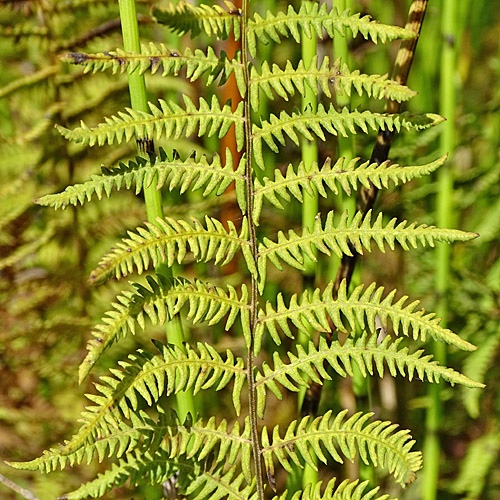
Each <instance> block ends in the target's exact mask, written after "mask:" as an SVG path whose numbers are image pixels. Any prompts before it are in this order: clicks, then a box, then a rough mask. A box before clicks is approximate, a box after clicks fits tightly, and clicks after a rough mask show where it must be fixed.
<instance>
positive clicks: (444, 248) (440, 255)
mask: <svg viewBox="0 0 500 500" xmlns="http://www.w3.org/2000/svg"><path fill="white" fill-rule="evenodd" d="M441 15H442V17H441V20H442V21H441V23H442V24H441V29H442V36H443V49H442V53H441V85H440V104H441V105H440V113H441V114H442V115H443V116H445V117H446V118H447V122H446V123H445V124H444V125H443V132H442V135H441V149H442V151H446V152H448V153H452V152H453V149H454V147H455V131H454V121H455V120H454V119H455V99H456V91H455V73H456V68H455V65H456V50H455V47H454V39H455V36H456V2H455V0H444V1H443V8H442V14H441ZM452 198H453V172H452V170H451V163H448V164H447V165H445V166H444V167H443V168H442V169H441V171H440V172H439V174H438V195H437V223H438V226H439V227H450V226H451V225H452V218H453V212H452V211H453V199H452ZM450 256H451V247H450V246H449V245H440V246H438V248H437V263H436V282H435V283H436V293H437V295H438V305H437V316H438V317H440V318H442V323H441V324H442V325H443V326H446V319H447V316H448V297H447V293H448V287H449V274H450ZM433 351H434V357H435V359H436V361H438V362H439V363H440V364H443V365H444V364H446V349H445V346H444V344H441V343H434V346H433ZM441 392H442V390H441V388H440V385H439V384H432V386H431V388H430V391H429V404H430V406H429V409H428V410H427V416H426V427H427V430H426V440H425V445H424V457H425V466H424V484H423V497H422V498H423V500H435V499H436V497H437V490H438V479H439V460H440V443H439V436H438V431H439V427H440V424H441V420H442V401H441V399H442V398H441Z"/></svg>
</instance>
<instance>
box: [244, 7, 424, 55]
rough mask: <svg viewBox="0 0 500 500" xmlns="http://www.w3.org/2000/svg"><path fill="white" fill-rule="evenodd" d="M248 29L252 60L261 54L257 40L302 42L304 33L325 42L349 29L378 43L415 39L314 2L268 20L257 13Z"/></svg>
mask: <svg viewBox="0 0 500 500" xmlns="http://www.w3.org/2000/svg"><path fill="white" fill-rule="evenodd" d="M247 30H248V31H247V36H248V48H249V50H250V54H251V55H252V57H255V55H256V52H257V40H259V41H260V42H262V43H265V44H267V43H269V42H271V41H273V42H275V43H280V42H281V37H282V36H285V37H288V36H290V35H292V37H293V39H294V40H295V41H296V42H297V43H300V41H301V39H302V38H301V37H302V33H304V35H305V36H306V37H307V38H312V37H313V36H318V37H319V38H321V39H323V38H324V33H325V32H326V34H327V35H328V36H329V37H330V38H334V36H335V33H338V34H339V35H342V36H344V35H345V34H346V30H350V31H351V32H352V34H353V36H356V35H357V34H358V33H359V34H361V35H362V36H363V37H364V38H366V39H367V40H368V39H371V40H372V41H373V42H374V43H377V42H379V41H380V42H382V43H385V42H387V41H390V40H394V39H396V38H401V39H409V38H414V37H415V34H414V33H413V32H412V31H409V30H406V29H404V28H399V27H397V26H389V25H386V24H380V23H378V22H377V21H373V20H372V19H371V17H370V16H363V17H361V16H360V14H353V15H351V13H350V12H349V10H345V11H344V12H340V13H339V12H338V11H337V9H335V8H332V9H331V10H328V6H327V4H326V3H323V4H321V5H320V4H317V3H312V2H311V3H310V4H307V3H304V4H302V5H301V7H300V9H299V10H298V11H295V9H294V8H293V6H292V5H289V6H288V10H287V12H286V13H285V12H278V13H277V14H273V13H272V12H270V11H268V12H267V13H266V16H265V17H264V18H263V17H261V16H260V15H259V14H255V15H254V19H250V20H249V22H248V28H247Z"/></svg>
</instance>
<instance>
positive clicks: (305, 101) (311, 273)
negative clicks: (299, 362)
mask: <svg viewBox="0 0 500 500" xmlns="http://www.w3.org/2000/svg"><path fill="white" fill-rule="evenodd" d="M304 3H308V0H304V1H303V2H302V4H304ZM317 46H318V41H317V37H316V35H315V34H314V33H313V34H312V35H311V38H308V37H307V35H306V34H305V33H302V61H303V62H304V65H305V67H306V68H309V67H310V65H311V63H312V61H313V58H314V56H316V53H317ZM306 109H310V110H311V111H313V112H314V113H316V112H317V110H318V99H317V97H316V93H315V92H314V91H313V90H312V89H310V88H309V87H308V86H307V85H306V89H305V94H304V96H303V97H302V111H305V110H306ZM300 148H301V154H302V161H303V162H304V168H305V169H306V171H307V172H309V171H310V170H311V168H312V166H313V164H314V163H317V162H318V145H317V143H316V141H315V140H312V141H309V140H307V139H305V138H304V139H303V140H302V141H301V145H300ZM317 214H318V194H317V193H314V194H308V193H304V201H303V204H302V227H304V228H305V227H309V228H311V229H312V227H313V226H314V220H315V218H316V215H317ZM315 255H316V252H315ZM304 267H305V270H304V287H303V288H304V290H306V289H311V290H312V289H313V288H314V284H315V281H316V277H317V273H318V264H317V262H315V261H314V260H312V259H310V258H308V257H307V258H306V259H304ZM311 332H312V329H311ZM309 338H310V337H309V336H307V335H305V334H304V333H300V334H299V337H298V342H299V343H300V344H302V345H303V346H306V345H307V342H308V340H309ZM305 395H306V388H305V387H301V389H300V391H299V394H298V407H299V409H300V410H301V412H302V414H304V413H303V412H304V410H306V408H305V407H304V398H305ZM298 475H299V477H300V476H302V479H301V480H302V489H304V488H305V487H306V486H307V485H308V484H313V485H314V484H316V483H317V482H318V472H317V470H315V469H314V468H313V467H311V466H310V465H309V464H307V463H306V464H304V469H303V470H302V471H298Z"/></svg>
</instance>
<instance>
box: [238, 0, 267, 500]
mask: <svg viewBox="0 0 500 500" xmlns="http://www.w3.org/2000/svg"><path fill="white" fill-rule="evenodd" d="M242 3H243V5H242V20H241V61H242V63H243V75H244V78H245V83H246V88H247V92H246V95H245V97H244V119H245V154H246V158H247V161H246V172H245V174H246V179H245V183H246V194H247V217H248V225H249V227H250V246H251V249H252V256H253V259H254V262H255V266H257V238H256V234H255V223H254V220H253V201H254V191H253V166H252V160H253V153H252V118H251V109H250V96H249V95H248V93H249V92H250V90H249V89H250V86H249V83H250V71H249V61H248V54H249V51H248V38H247V21H248V16H249V10H248V0H243V2H242ZM251 280H252V282H251V290H252V293H251V302H250V306H251V311H250V345H249V346H248V355H247V381H248V406H249V411H248V413H249V416H250V428H251V441H252V453H253V458H254V464H255V477H256V484H257V498H258V500H264V482H263V475H262V458H261V446H260V440H259V431H258V415H257V390H256V387H255V370H254V348H255V325H256V322H257V312H258V309H257V305H258V298H259V297H258V288H257V277H256V276H254V275H253V274H252V276H251Z"/></svg>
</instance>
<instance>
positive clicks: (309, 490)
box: [273, 478, 394, 500]
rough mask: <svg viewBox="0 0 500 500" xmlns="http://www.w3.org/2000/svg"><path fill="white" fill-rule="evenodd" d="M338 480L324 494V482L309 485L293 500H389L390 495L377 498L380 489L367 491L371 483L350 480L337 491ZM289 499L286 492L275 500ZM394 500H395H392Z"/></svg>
mask: <svg viewBox="0 0 500 500" xmlns="http://www.w3.org/2000/svg"><path fill="white" fill-rule="evenodd" d="M335 483H336V478H333V479H331V480H330V481H328V483H327V484H326V486H325V489H324V492H323V493H321V490H322V489H323V488H322V487H323V482H322V481H319V482H317V483H315V484H314V485H311V484H308V485H307V486H306V487H305V488H304V490H303V491H302V490H299V491H296V492H295V493H294V494H293V496H292V497H291V500H389V495H382V496H378V497H375V495H376V494H377V492H378V491H379V489H380V487H378V486H377V487H376V488H373V489H370V490H368V491H365V490H366V487H367V486H368V484H369V481H363V482H362V483H360V482H359V480H356V481H352V482H350V481H349V480H348V479H346V480H345V481H342V482H341V483H340V484H339V485H338V486H337V488H336V489H335ZM286 498H289V495H288V491H285V492H284V493H283V494H281V495H279V496H275V497H274V498H273V500H286ZM391 500H394V499H391Z"/></svg>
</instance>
